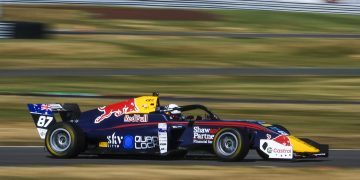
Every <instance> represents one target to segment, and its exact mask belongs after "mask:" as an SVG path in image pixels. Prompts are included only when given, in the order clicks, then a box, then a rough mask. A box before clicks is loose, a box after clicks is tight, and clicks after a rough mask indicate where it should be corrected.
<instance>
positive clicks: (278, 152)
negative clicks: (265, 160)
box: [260, 135, 293, 159]
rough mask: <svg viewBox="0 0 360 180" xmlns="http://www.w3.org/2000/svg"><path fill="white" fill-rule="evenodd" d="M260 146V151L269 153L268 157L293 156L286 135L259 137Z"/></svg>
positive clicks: (283, 157) (287, 157) (284, 157)
mask: <svg viewBox="0 0 360 180" xmlns="http://www.w3.org/2000/svg"><path fill="white" fill-rule="evenodd" d="M260 147H261V148H260V149H261V151H263V152H264V153H265V154H267V155H269V158H276V159H292V158H293V149H292V146H291V144H290V140H289V138H288V137H287V136H284V135H280V136H277V137H275V138H274V139H261V140H260Z"/></svg>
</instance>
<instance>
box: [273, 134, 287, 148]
mask: <svg viewBox="0 0 360 180" xmlns="http://www.w3.org/2000/svg"><path fill="white" fill-rule="evenodd" d="M273 140H274V141H276V142H277V143H279V144H282V145H284V146H291V145H290V140H289V138H288V137H287V136H285V135H280V136H277V137H276V138H274V139H273Z"/></svg>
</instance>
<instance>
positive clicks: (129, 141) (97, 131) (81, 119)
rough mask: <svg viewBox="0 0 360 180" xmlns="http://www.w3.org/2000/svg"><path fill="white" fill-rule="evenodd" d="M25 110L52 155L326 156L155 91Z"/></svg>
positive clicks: (309, 145) (308, 143)
mask: <svg viewBox="0 0 360 180" xmlns="http://www.w3.org/2000/svg"><path fill="white" fill-rule="evenodd" d="M28 109H29V111H30V113H31V115H32V117H33V119H34V122H35V125H36V128H37V130H38V133H39V135H40V138H41V139H44V140H45V147H46V149H47V151H48V152H49V153H50V154H51V155H52V156H54V157H57V158H71V157H75V156H77V155H79V154H98V155H106V154H123V155H124V154H125V155H127V154H129V155H137V154H149V155H150V154H151V155H161V156H171V155H174V154H177V155H178V154H182V155H185V154H186V153H188V152H192V151H199V150H201V151H203V152H204V151H207V152H210V153H213V154H215V155H216V156H217V157H218V158H219V159H220V160H223V161H237V160H242V159H244V158H245V157H246V155H247V154H248V152H249V149H255V150H256V151H257V152H258V154H259V155H260V156H261V157H262V158H263V159H295V158H317V157H327V156H328V149H329V147H328V145H323V144H318V143H316V142H314V141H312V140H310V139H305V138H296V137H294V136H292V135H290V132H289V131H288V130H287V129H285V128H284V127H282V126H280V125H275V124H267V123H265V122H262V121H253V120H223V119H220V118H219V117H218V116H217V115H215V114H214V113H212V112H211V111H210V110H209V109H208V108H206V107H205V106H203V105H197V104H195V105H186V106H177V105H175V104H170V105H167V106H160V101H159V97H158V94H156V93H154V94H153V96H142V97H137V98H132V99H129V100H126V101H122V102H118V103H115V104H111V105H107V106H103V107H99V108H96V109H92V110H89V111H85V112H81V111H80V108H79V106H78V105H77V104H28ZM56 119H61V121H59V120H56Z"/></svg>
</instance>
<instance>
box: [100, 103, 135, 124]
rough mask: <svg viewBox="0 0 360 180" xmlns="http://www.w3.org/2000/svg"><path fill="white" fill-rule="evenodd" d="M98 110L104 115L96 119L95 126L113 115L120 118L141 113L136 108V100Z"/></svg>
mask: <svg viewBox="0 0 360 180" xmlns="http://www.w3.org/2000/svg"><path fill="white" fill-rule="evenodd" d="M98 110H99V111H100V112H102V114H101V115H100V116H98V117H97V118H96V119H95V122H94V123H95V124H98V123H100V122H101V121H103V120H105V119H107V118H109V117H110V116H111V115H113V114H114V115H115V117H119V116H121V115H123V114H126V113H136V112H138V111H139V109H138V108H137V107H136V103H135V99H129V100H127V101H123V102H121V103H116V104H111V105H108V106H103V107H99V108H98Z"/></svg>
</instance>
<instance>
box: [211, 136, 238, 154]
mask: <svg viewBox="0 0 360 180" xmlns="http://www.w3.org/2000/svg"><path fill="white" fill-rule="evenodd" d="M216 145H217V147H218V150H219V151H220V153H221V154H223V155H225V156H230V155H232V154H234V153H235V152H236V150H237V148H238V146H239V141H238V138H237V137H236V135H235V134H233V133H231V132H225V133H222V134H221V135H220V136H219V138H218V140H217V142H216Z"/></svg>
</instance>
